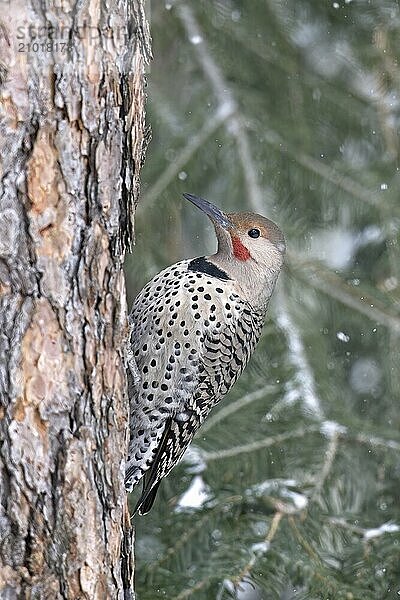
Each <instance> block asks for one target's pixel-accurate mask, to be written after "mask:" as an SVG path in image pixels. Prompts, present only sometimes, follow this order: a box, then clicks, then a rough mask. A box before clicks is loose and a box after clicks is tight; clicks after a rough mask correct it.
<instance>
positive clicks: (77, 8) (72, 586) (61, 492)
mask: <svg viewBox="0 0 400 600" xmlns="http://www.w3.org/2000/svg"><path fill="white" fill-rule="evenodd" d="M0 51H1V57H0V76H1V78H2V89H1V91H0V97H1V112H2V116H1V122H0V126H1V136H0V155H1V159H2V164H1V178H2V189H1V201H0V302H1V305H0V394H1V397H0V597H1V598H2V599H3V598H4V599H7V600H13V599H14V598H29V599H45V600H48V599H56V598H68V599H69V598H71V599H78V598H79V599H84V598H87V599H90V600H93V599H97V598H98V599H101V600H107V599H114V598H124V597H125V598H129V597H132V594H131V591H130V583H131V577H132V571H131V560H132V548H131V544H130V537H131V531H130V525H129V517H128V515H127V513H126V495H125V491H124V486H123V479H124V463H125V453H126V446H127V419H128V403H127V398H126V389H125V388H126V380H125V371H124V364H123V356H122V354H123V352H122V350H123V344H124V339H125V336H126V332H127V325H126V314H127V310H126V300H125V287H124V278H123V271H122V263H123V258H124V252H125V251H126V250H127V249H129V247H130V245H131V241H132V236H133V221H132V219H133V213H134V208H135V206H136V202H137V196H138V187H139V180H138V176H139V170H140V166H141V163H142V161H143V156H144V150H145V146H146V134H145V127H144V91H143V87H144V75H143V72H144V65H145V63H146V61H147V60H148V59H149V58H150V50H149V37H148V31H147V24H146V20H145V17H144V14H143V6H142V0H126V1H124V2H122V1H118V0H87V1H83V2H82V1H81V0H79V1H78V0H62V1H61V0H59V1H56V2H54V1H50V0H10V1H7V0H0Z"/></svg>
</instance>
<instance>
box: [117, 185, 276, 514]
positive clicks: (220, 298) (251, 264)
mask: <svg viewBox="0 0 400 600" xmlns="http://www.w3.org/2000/svg"><path fill="white" fill-rule="evenodd" d="M183 196H184V197H185V198H186V199H187V200H189V201H190V202H192V203H193V204H194V205H195V206H196V207H197V208H199V209H200V210H202V211H203V212H204V213H205V214H206V215H207V216H208V217H209V218H210V220H211V221H212V223H213V225H214V229H215V233H216V237H217V242H218V248H217V252H216V253H215V254H213V255H212V256H201V257H199V258H191V259H187V260H182V261H180V262H178V263H176V264H174V265H172V266H170V267H167V268H166V269H164V270H163V271H161V272H160V273H159V274H158V275H156V276H155V277H154V278H153V279H152V280H151V281H150V282H149V283H148V284H147V285H146V286H145V287H144V288H143V289H142V291H141V292H140V293H139V295H138V296H137V297H136V299H135V301H134V304H133V308H132V311H131V314H130V327H131V333H130V340H129V362H128V364H129V367H130V368H129V369H128V384H129V398H130V441H129V449H128V457H127V464H126V478H125V485H126V489H127V491H132V488H133V487H134V486H135V485H136V484H137V483H138V482H139V481H140V480H141V479H142V478H143V491H142V494H141V497H140V499H139V502H138V504H137V506H136V509H135V512H136V510H138V512H139V514H146V513H147V512H148V511H149V510H150V509H151V507H152V505H153V502H154V499H155V496H156V493H157V489H158V486H159V484H160V482H161V480H162V479H163V478H164V477H166V476H167V475H168V474H169V473H170V471H171V470H172V469H173V467H174V466H175V465H176V464H177V463H178V462H179V461H180V459H181V458H182V455H183V454H184V452H185V450H186V449H187V447H188V445H189V444H190V442H191V441H192V439H193V436H194V435H195V433H196V432H197V430H198V429H199V427H200V425H201V424H202V423H203V421H204V420H205V419H206V417H207V416H208V414H209V412H210V410H211V409H212V408H213V406H215V405H216V404H217V403H218V402H219V401H220V400H221V399H222V398H223V397H224V396H225V394H226V393H227V392H228V391H229V390H230V389H231V387H232V386H233V385H234V383H235V382H236V381H237V379H238V377H239V376H240V374H241V373H242V371H243V369H244V368H245V366H246V364H247V362H248V360H249V358H250V355H251V354H252V352H253V350H254V348H255V346H256V344H257V342H258V340H259V338H260V335H261V330H262V327H263V324H264V320H265V315H266V312H267V307H268V303H269V300H270V298H271V295H272V292H273V291H274V288H275V284H276V280H277V278H278V275H279V273H280V271H281V268H282V265H283V260H284V254H285V239H284V236H283V234H282V232H281V230H280V229H279V227H278V226H277V225H275V223H273V222H272V221H270V220H269V219H267V218H265V217H262V216H261V215H257V214H253V213H250V212H239V213H224V212H222V211H221V210H220V209H219V208H217V206H215V205H214V204H211V203H210V202H208V201H207V200H204V199H203V198H199V197H198V196H194V195H192V194H183Z"/></svg>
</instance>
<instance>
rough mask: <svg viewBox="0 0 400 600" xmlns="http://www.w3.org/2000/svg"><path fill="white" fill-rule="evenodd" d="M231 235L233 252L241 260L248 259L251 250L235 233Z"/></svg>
mask: <svg viewBox="0 0 400 600" xmlns="http://www.w3.org/2000/svg"><path fill="white" fill-rule="evenodd" d="M231 237H232V247H233V254H234V255H235V256H236V258H237V259H239V260H248V259H249V258H250V252H249V251H248V250H247V248H246V247H245V246H243V244H242V242H241V241H240V240H239V238H238V237H235V236H233V235H232V236H231Z"/></svg>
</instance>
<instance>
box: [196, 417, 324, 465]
mask: <svg viewBox="0 0 400 600" xmlns="http://www.w3.org/2000/svg"><path fill="white" fill-rule="evenodd" d="M311 433H320V427H319V425H310V426H308V427H299V429H295V430H294V431H288V432H286V433H280V434H278V435H275V436H273V437H267V438H263V439H261V440H257V441H256V442H251V443H250V444H244V445H242V446H235V447H234V448H227V449H226V450H217V451H215V452H203V453H202V458H203V459H204V460H205V462H211V461H213V460H221V459H223V458H231V457H233V456H238V455H240V454H246V453H248V452H256V451H257V450H262V449H263V448H270V447H271V446H275V445H277V444H281V443H283V442H286V441H287V440H292V439H295V438H299V437H304V436H305V435H308V434H311Z"/></svg>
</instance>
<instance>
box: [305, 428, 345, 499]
mask: <svg viewBox="0 0 400 600" xmlns="http://www.w3.org/2000/svg"><path fill="white" fill-rule="evenodd" d="M339 437H340V432H339V431H337V430H335V431H334V432H333V434H332V437H331V439H330V441H329V444H328V448H327V450H326V452H325V460H324V464H323V465H322V469H321V471H320V474H319V477H318V479H317V482H316V484H315V486H314V490H313V492H312V495H311V498H310V501H311V502H313V501H315V500H316V499H317V498H318V496H319V495H320V493H321V491H322V488H323V487H324V484H325V482H326V480H327V479H328V477H329V475H330V472H331V471H332V467H333V463H334V460H335V458H336V454H337V451H338V448H339Z"/></svg>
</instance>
